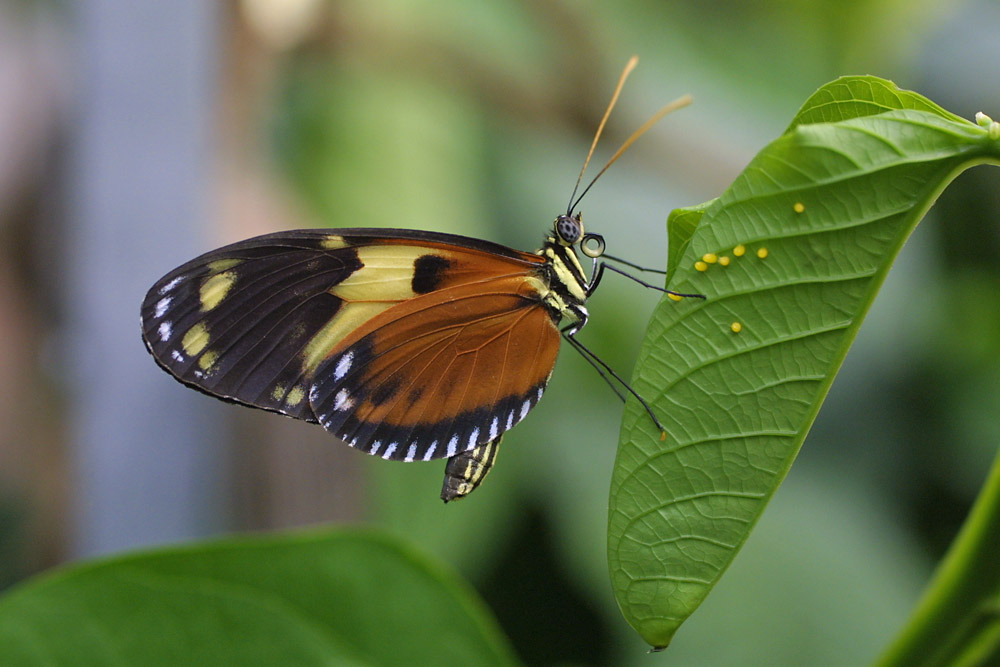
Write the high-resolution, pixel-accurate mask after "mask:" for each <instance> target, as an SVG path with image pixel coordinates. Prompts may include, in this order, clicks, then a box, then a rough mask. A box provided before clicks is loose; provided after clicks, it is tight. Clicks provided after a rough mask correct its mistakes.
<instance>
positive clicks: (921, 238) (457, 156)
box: [0, 0, 1000, 665]
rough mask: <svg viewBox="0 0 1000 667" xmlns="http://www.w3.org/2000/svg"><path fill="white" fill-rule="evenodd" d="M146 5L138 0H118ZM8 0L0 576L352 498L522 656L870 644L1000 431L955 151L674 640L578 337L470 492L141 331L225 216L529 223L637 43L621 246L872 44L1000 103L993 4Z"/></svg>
mask: <svg viewBox="0 0 1000 667" xmlns="http://www.w3.org/2000/svg"><path fill="white" fill-rule="evenodd" d="M139 4H143V3H139ZM132 5H133V3H130V2H126V1H124V0H107V1H104V2H98V1H97V0H93V1H90V0H83V1H81V2H78V3H61V2H54V1H53V2H42V1H37V2H31V1H28V0H20V1H18V2H15V1H13V0H0V10H2V11H0V584H3V585H9V584H11V583H13V582H15V581H17V580H18V579H19V578H22V577H24V576H26V575H28V574H31V573H34V572H37V571H40V570H43V569H46V568H48V567H51V566H53V565H55V564H58V563H60V562H64V561H66V560H69V559H73V558H77V557H81V556H87V555H93V554H98V553H105V552H109V551H115V550H118V549H124V548H129V547H134V546H139V545H142V544H150V543H164V542H172V541H178V540H182V539H186V538H189V537H197V536H205V535H215V534H219V533H224V532H227V531H243V530H264V529H274V528H282V527H289V526H300V525H307V524H314V523H317V522H322V521H345V522H359V521H363V522H369V523H372V524H376V525H379V526H383V527H385V528H386V529H387V530H389V531H391V532H393V533H395V534H397V535H401V536H404V537H406V538H408V539H410V540H412V541H414V542H415V543H417V544H418V545H419V546H420V547H422V548H423V549H425V550H426V551H429V552H431V553H433V554H435V555H437V556H439V557H440V558H442V559H444V560H445V561H446V562H448V563H450V564H452V565H453V566H454V567H455V568H457V569H458V570H459V571H461V572H462V573H463V574H464V575H465V576H467V577H468V578H469V579H470V581H471V582H472V583H473V585H474V586H475V587H476V588H477V589H478V590H479V591H480V592H481V594H482V595H483V596H484V598H485V599H486V601H487V603H488V604H489V605H490V607H491V608H492V609H493V610H494V612H495V613H496V614H497V616H498V618H499V620H500V623H501V625H502V626H503V628H504V629H505V631H506V632H507V633H508V634H509V635H510V637H511V639H512V641H513V643H514V645H515V647H516V649H517V650H518V652H519V654H520V656H521V657H522V658H523V659H524V660H525V661H526V662H528V663H531V664H582V665H591V664H592V665H605V664H640V663H641V664H649V663H650V662H651V661H654V660H655V661H659V660H664V659H669V660H670V664H691V665H711V664H720V665H731V664H761V663H766V664H816V663H822V664H857V663H859V662H864V661H865V660H866V659H870V658H871V657H873V656H874V655H875V653H876V652H877V651H878V650H879V649H880V648H881V647H882V646H884V644H885V643H886V642H887V641H888V640H889V638H890V637H891V636H892V635H893V633H894V632H895V631H896V629H898V627H899V626H900V625H901V624H902V622H903V621H904V619H905V617H906V613H907V611H908V609H909V608H910V607H911V606H912V605H913V603H914V602H915V600H916V598H917V596H918V595H919V593H920V590H921V588H922V586H923V584H924V582H925V581H926V579H927V577H928V576H929V574H930V572H931V568H932V567H933V564H934V563H935V561H936V560H937V559H938V558H939V557H940V556H941V554H942V553H943V551H944V549H945V548H946V547H947V545H948V543H949V541H950V540H951V538H952V536H953V535H954V533H955V531H956V530H957V526H958V525H959V524H960V522H961V520H962V519H963V518H964V515H965V512H966V511H967V509H968V507H969V505H970V504H971V502H972V500H973V498H974V497H975V493H976V491H977V488H978V486H979V485H980V484H981V482H982V480H983V478H984V476H985V472H986V469H987V467H988V465H989V462H990V460H991V458H992V456H993V454H994V451H995V449H996V447H997V445H998V443H1000V419H998V418H997V415H998V414H1000V307H998V300H1000V296H998V295H1000V225H998V222H1000V188H998V187H997V181H996V175H995V174H992V173H990V172H989V171H988V170H986V169H978V170H972V171H971V172H967V173H966V174H964V175H963V176H962V177H961V178H959V179H958V180H957V181H956V182H955V183H954V184H953V185H952V186H951V187H950V188H949V189H948V190H947V191H946V192H945V193H944V195H943V196H942V197H941V199H940V200H939V202H938V204H937V205H936V206H935V207H934V209H933V210H932V211H931V214H930V216H929V218H928V219H927V220H926V221H925V223H924V224H923V225H921V226H920V227H919V228H918V230H917V232H916V233H915V234H914V236H913V237H912V238H911V239H910V241H909V242H908V244H907V247H906V248H905V250H904V251H903V253H902V254H901V256H900V259H899V261H898V262H897V264H896V266H895V267H894V269H893V271H892V272H891V273H890V275H889V279H888V281H887V283H886V285H885V287H884V289H883V291H882V293H881V295H880V296H879V298H878V299H877V301H876V303H875V306H874V308H873V310H872V312H871V314H870V315H869V317H868V320H867V321H866V322H865V324H864V326H862V328H861V333H860V335H859V337H858V340H857V342H856V344H855V346H854V348H853V349H852V350H851V353H850V354H849V356H848V358H847V361H846V363H845V365H844V368H843V370H842V372H841V374H840V376H839V377H838V378H837V380H836V382H835V383H834V386H833V390H832V391H831V394H830V396H829V398H828V400H827V402H826V405H825V406H824V407H823V409H822V411H821V412H820V415H819V419H818V420H817V422H816V424H815V426H814V428H813V430H812V433H811V434H810V436H809V437H808V438H807V441H806V444H805V446H804V448H803V450H802V454H801V455H800V457H799V461H798V463H797V465H796V466H795V467H794V469H793V470H792V472H791V474H790V475H789V478H788V480H787V482H786V484H785V485H784V486H783V487H782V488H781V490H780V491H779V492H778V494H777V495H776V497H775V499H774V501H773V503H772V504H771V506H770V507H769V510H768V511H767V512H766V513H765V515H764V518H763V519H762V521H761V523H760V525H759V526H758V529H757V530H756V531H755V532H754V534H753V535H752V536H751V538H750V540H749V542H748V543H747V545H746V547H745V549H744V550H743V552H742V553H741V554H740V555H739V556H738V557H737V559H736V561H735V563H734V565H733V567H732V568H731V570H730V571H729V573H728V574H727V575H726V576H725V577H724V578H723V579H722V581H721V582H720V583H719V585H718V586H717V588H716V590H715V591H714V592H713V594H712V595H711V596H710V597H709V599H708V601H707V602H706V603H705V605H704V606H703V607H702V609H700V610H699V611H698V612H696V613H695V615H694V616H693V617H692V619H691V620H690V622H689V623H688V624H687V625H686V626H685V627H684V628H682V629H681V631H680V632H679V633H678V635H677V637H676V639H675V640H674V643H673V644H672V645H671V647H670V649H669V651H668V652H667V653H666V654H665V656H666V658H664V657H661V656H653V657H650V656H647V655H646V654H645V651H646V646H645V645H644V643H643V642H642V641H641V640H640V639H639V638H638V637H637V636H636V635H634V633H633V632H632V631H631V630H630V629H629V628H628V627H627V626H626V624H625V623H624V621H623V620H622V619H621V617H620V615H619V613H618V610H617V609H616V607H615V603H614V600H613V598H612V596H611V591H610V587H609V583H608V576H607V565H606V560H605V544H604V543H605V524H606V510H607V494H608V483H609V479H610V469H611V465H612V461H613V458H614V454H615V446H616V442H617V432H618V421H619V418H620V414H621V405H620V403H619V402H618V400H617V399H616V398H615V396H614V394H613V393H612V392H611V391H610V390H609V389H608V388H607V387H606V386H605V385H604V383H603V382H602V381H601V379H600V378H599V377H598V376H597V375H596V374H595V373H594V372H593V370H592V369H591V368H590V367H589V366H588V365H587V364H586V363H584V362H583V361H582V360H581V359H579V358H578V357H576V356H575V355H573V354H572V353H564V354H563V355H562V356H561V358H560V361H559V363H558V370H557V371H556V373H555V375H554V377H553V380H552V383H551V385H550V387H549V390H548V391H547V393H546V399H545V400H544V401H542V402H541V404H540V405H539V407H538V408H537V409H536V410H535V411H533V412H532V415H531V416H530V417H529V418H528V419H527V420H526V421H525V423H524V424H522V425H520V426H519V427H518V428H517V429H515V430H514V431H513V432H512V433H511V434H510V435H509V436H508V437H507V438H506V439H505V441H504V447H503V449H502V451H501V453H500V456H499V459H498V464H497V467H496V468H495V469H494V472H493V473H492V474H491V476H490V479H489V480H488V481H487V482H486V484H485V485H484V487H483V488H482V489H481V490H479V491H478V492H477V493H476V494H475V495H474V496H473V497H472V498H471V499H469V500H467V501H464V502H462V503H456V504H452V505H449V506H447V507H445V506H443V505H442V504H441V502H440V500H438V498H437V494H438V491H439V489H440V482H441V475H442V472H443V465H442V464H441V463H440V462H436V463H433V464H407V465H403V464H391V463H386V462H384V461H381V460H369V457H366V456H363V455H362V454H359V453H357V452H353V451H350V450H349V449H348V448H346V447H342V446H340V445H339V443H336V442H334V441H333V439H332V438H331V437H329V436H327V435H326V434H324V433H323V432H322V431H321V430H320V429H318V428H316V427H314V426H309V425H306V424H301V423H295V422H292V421H290V420H285V419H282V418H280V417H277V416H274V415H267V414H263V413H260V414H257V413H255V412H254V411H250V410H246V409H241V408H237V407H231V406H224V405H221V404H219V405H216V404H215V402H213V401H211V400H210V399H207V398H205V397H202V396H199V395H196V394H195V393H194V392H190V391H188V390H187V389H185V388H183V387H182V386H181V385H179V384H177V383H175V382H173V381H172V380H170V378H168V377H167V376H166V375H165V374H164V373H162V372H161V371H159V370H158V369H157V368H156V365H155V364H154V363H153V362H152V360H151V359H150V358H148V356H147V355H146V353H145V351H144V350H143V348H142V343H141V341H140V338H139V331H138V326H137V321H138V308H139V303H140V301H141V299H142V296H143V294H144V293H145V290H146V289H147V287H148V286H149V285H150V284H152V282H153V281H154V280H155V279H156V278H158V277H159V276H160V275H162V274H163V273H165V272H166V271H168V270H169V269H171V268H173V267H174V266H176V265H177V264H180V263H182V262H183V261H186V260H187V259H190V258H191V257H193V256H194V255H196V254H199V253H201V252H203V251H205V250H208V249H210V248H212V247H215V246H217V245H220V244H221V243H224V242H229V241H234V240H237V239H240V238H245V237H248V236H252V235H255V234H258V233H264V232H268V231H275V230H279V229H288V228H296V227H307V226H331V227H350V226H388V227H406V228H416V229H433V230H438V231H444V232H452V233H459V234H465V235H469V236H476V237H481V238H486V239H490V240H493V241H497V242H500V243H504V244H507V245H510V246H513V247H517V248H521V249H524V250H534V249H535V248H537V247H538V246H539V244H540V242H541V240H542V236H543V234H544V233H545V232H546V231H547V230H548V228H549V225H550V224H551V220H552V218H553V217H554V216H555V215H556V214H558V213H559V212H561V211H562V210H563V208H564V207H565V203H566V200H567V199H568V197H569V194H570V191H571V189H572V185H573V182H574V180H575V178H576V175H577V172H578V170H579V168H580V165H581V163H582V160H583V158H584V156H585V154H586V150H587V148H588V147H589V144H590V140H591V138H592V135H593V131H594V129H595V128H596V126H597V124H598V122H599V120H600V117H601V113H602V112H603V110H604V106H605V104H606V103H607V100H608V98H609V96H610V94H611V91H612V90H613V87H614V82H615V80H616V78H617V76H618V74H619V72H620V70H621V67H622V66H624V64H625V62H626V60H627V59H628V57H629V56H630V55H632V54H633V53H635V54H638V55H639V56H640V63H639V67H638V69H637V70H636V72H635V73H634V74H633V75H632V78H631V79H630V81H629V83H628V85H627V86H626V88H625V91H624V93H623V95H622V98H621V100H620V101H619V104H618V107H617V109H616V111H615V113H614V115H613V116H612V119H611V121H610V123H609V126H608V128H607V130H606V133H605V137H604V139H603V141H602V144H601V146H599V147H598V150H597V153H596V155H595V159H594V165H595V166H594V167H592V170H593V173H596V169H597V168H599V166H600V165H601V164H603V162H604V160H606V159H607V158H608V157H609V156H610V154H611V153H612V152H613V151H614V149H615V148H616V147H617V145H618V144H619V143H620V142H621V141H622V140H623V139H624V138H625V137H627V136H628V134H630V133H631V132H632V130H634V129H635V128H636V127H638V125H639V124H641V123H642V122H643V121H644V120H645V119H646V118H647V117H648V116H649V115H651V114H652V113H653V112H654V111H656V110H657V109H658V108H659V107H660V106H661V105H663V104H664V103H666V102H667V101H669V100H671V99H673V98H675V97H677V96H679V95H680V94H683V93H691V94H693V95H694V97H695V104H694V106H693V107H690V108H688V109H685V110H683V111H681V112H679V113H677V114H675V115H673V116H671V117H670V118H668V119H667V120H665V121H664V122H662V123H661V124H660V125H659V126H657V128H655V129H654V130H653V131H651V132H650V133H649V134H647V135H646V136H645V137H644V138H643V139H642V140H641V141H640V142H639V143H638V144H637V145H636V146H635V147H633V148H632V149H631V150H630V152H629V153H628V154H627V155H626V156H625V157H624V158H622V159H621V160H620V161H619V162H618V163H617V164H616V165H615V166H614V168H613V169H611V170H610V171H609V172H608V174H607V175H606V176H604V177H603V178H602V180H601V182H600V183H599V184H598V185H597V186H596V187H595V188H594V189H593V191H592V192H591V194H589V195H588V196H587V198H586V199H585V200H584V201H583V204H582V206H581V210H582V211H583V215H584V220H585V222H586V223H587V228H588V230H590V231H595V232H598V233H602V234H603V235H604V236H605V237H606V239H607V242H608V250H609V252H611V253H612V254H615V255H618V256H623V257H626V258H628V259H631V260H633V261H636V262H639V263H642V264H646V265H652V266H656V265H661V266H662V264H663V263H664V261H665V257H666V231H665V220H666V217H667V214H668V213H669V211H670V210H671V209H673V208H676V207H679V206H686V205H691V204H696V203H699V202H702V201H704V200H706V199H709V198H711V197H714V196H716V195H717V194H719V193H720V192H721V191H722V190H723V189H724V188H725V186H726V185H727V184H728V183H729V182H730V181H731V180H732V179H733V177H735V176H736V174H737V173H738V172H739V171H740V169H741V168H742V167H743V165H745V164H746V163H747V161H749V159H750V158H751V157H752V156H753V154H754V153H755V152H756V151H757V150H759V149H760V148H761V147H762V146H763V145H764V144H765V143H767V142H768V141H769V140H770V139H771V138H774V137H775V136H777V135H778V134H779V133H780V132H781V131H782V130H783V129H784V127H785V126H786V125H787V123H788V121H789V120H790V119H791V117H792V115H793V114H794V113H795V111H796V110H797V108H798V106H799V104H801V102H803V101H804V100H805V99H806V97H807V96H808V95H809V94H810V93H811V92H812V91H813V90H815V89H816V88H817V87H818V86H820V85H821V84H823V83H825V82H827V81H829V80H831V79H833V78H835V77H837V76H839V75H842V74H865V73H871V74H876V75H879V76H882V77H885V78H889V79H892V80H894V81H895V82H896V83H897V84H899V85H900V86H902V87H904V88H910V89H914V90H917V91H918V92H920V93H922V94H924V95H926V96H928V97H930V98H931V99H933V100H935V101H936V102H938V103H939V104H941V105H943V106H944V107H945V108H947V109H949V110H951V111H954V112H956V113H958V114H960V115H962V116H965V117H967V118H972V116H973V115H974V114H975V112H976V111H980V110H981V111H984V112H986V113H987V114H990V115H992V116H993V117H994V118H996V117H1000V77H998V76H996V63H997V62H1000V38H998V37H997V34H996V26H997V25H1000V5H998V4H997V3H995V2H990V1H988V0H979V1H975V0H969V1H960V0H955V1H952V2H946V1H936V2H935V1H929V0H926V1H923V2H909V3H902V2H897V1H894V0H856V1H854V2H846V3H845V2H812V3H798V2H790V1H786V0H771V1H761V2H733V1H715V2H694V1H692V0H685V1H678V2H653V1H651V0H646V1H641V0H630V1H620V2H615V3H599V2H591V1H574V2H570V1H564V2H548V1H547V2H524V1H517V0H480V1H478V2H469V3H450V2H448V3H442V2H432V1H431V0H388V1H384V0H344V1H338V2H333V1H323V0H282V1H278V0H243V1H236V0H231V1H229V2H220V3H201V2H198V1H197V0H184V1H179V2H177V3H165V4H164V6H163V7H160V8H152V7H134V6H132ZM655 302H656V295H654V294H650V293H648V292H646V291H644V290H642V289H641V288H640V287H638V286H637V285H634V284H632V283H630V282H629V281H626V280H624V279H617V278H616V277H614V276H610V277H608V278H606V279H605V282H604V284H603V285H602V287H601V290H599V291H598V292H597V294H596V295H595V296H594V298H593V299H592V302H591V308H590V311H591V314H592V319H591V323H590V324H589V325H588V327H587V329H586V331H585V333H584V334H583V335H582V340H583V341H584V342H585V343H586V344H587V345H588V346H590V347H591V348H592V349H594V350H595V351H597V352H598V353H599V354H601V356H602V357H603V358H604V359H605V360H606V361H608V362H609V363H610V364H612V365H613V366H614V367H616V368H618V369H620V370H622V371H623V372H626V374H627V372H628V371H629V369H630V368H631V364H632V362H633V360H634V356H635V354H636V352H637V350H638V346H639V342H640V339H641V337H642V330H643V327H644V325H645V322H646V320H647V319H648V316H649V313H650V311H651V309H652V307H653V304H654V303H655Z"/></svg>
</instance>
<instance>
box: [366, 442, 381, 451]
mask: <svg viewBox="0 0 1000 667" xmlns="http://www.w3.org/2000/svg"><path fill="white" fill-rule="evenodd" d="M381 446H382V441H381V440H376V441H375V442H373V443H372V448H371V449H369V450H368V453H369V454H376V453H378V448H379V447H381Z"/></svg>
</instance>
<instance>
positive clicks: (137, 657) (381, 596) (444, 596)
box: [0, 530, 514, 665]
mask: <svg viewBox="0 0 1000 667" xmlns="http://www.w3.org/2000/svg"><path fill="white" fill-rule="evenodd" d="M513 662H514V659H513V657H512V653H511V650H510V649H509V647H508V646H507V644H506V641H505V640H504V639H503V637H502V636H501V635H500V633H499V631H498V629H497V626H496V623H495V621H494V620H493V619H492V618H491V617H490V615H489V614H488V612H487V611H486V610H485V608H484V607H483V605H482V603H481V602H480V601H479V600H478V599H477V598H476V597H475V595H474V594H473V593H472V591H471V590H470V589H469V588H468V587H467V586H466V585H464V584H463V583H462V582H461V581H460V580H458V579H457V578H456V577H455V576H454V575H453V574H450V573H448V572H444V571H442V570H441V569H440V568H439V567H437V566H435V565H434V564H433V563H430V562H429V561H427V560H426V559H425V558H424V557H421V556H419V555H418V554H416V553H414V552H412V551H411V550H410V549H408V548H406V547H405V546H403V545H402V544H400V543H398V542H396V541H395V540H390V539H388V538H386V537H383V536H380V535H378V534H375V533H369V532H362V531H352V530H343V531H336V532H326V533H322V534H303V535H297V536H285V537H279V538H274V537H268V538H249V539H234V540H226V541H221V542H216V543H211V544H205V545H198V546H194V547H188V548H180V549H169V550H162V551H156V552H150V553H144V554H138V555H131V556H125V557H119V558H113V559H109V560H101V561H96V562H93V563H89V564H84V565H78V566H73V567H70V568H67V569H65V570H63V571H60V572H57V573H55V574H52V575H49V576H45V577H43V578H40V579H36V580H33V581H31V582H29V583H27V584H26V585H23V586H21V587H19V588H17V589H16V590H14V591H12V592H11V593H9V594H8V595H6V596H5V597H4V598H3V599H0V664H4V665H15V664H16V665H33V664H47V665H51V664H73V665H116V664H117V665H139V664H142V665H158V664H170V665H178V664H185V665H198V664H206V665H209V664H210V665H227V664H262V665H264V664H281V665H294V664H308V665H317V664H336V665H342V664H365V665H370V664H385V665H389V664H394V665H398V664H436V665H467V664H490V665H507V664H512V663H513Z"/></svg>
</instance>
